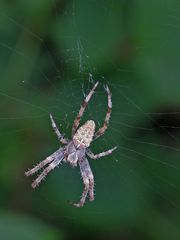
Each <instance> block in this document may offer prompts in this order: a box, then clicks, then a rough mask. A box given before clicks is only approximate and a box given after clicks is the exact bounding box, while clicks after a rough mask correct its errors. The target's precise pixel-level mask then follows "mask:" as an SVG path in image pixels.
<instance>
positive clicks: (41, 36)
mask: <svg viewBox="0 0 180 240" xmlns="http://www.w3.org/2000/svg"><path fill="white" fill-rule="evenodd" d="M1 5H2V8H1V10H0V21H1V27H2V26H3V23H4V26H6V27H7V26H8V29H4V28H2V29H1V32H2V36H1V40H0V48H1V57H0V61H1V64H0V68H1V69H0V70H1V71H0V73H1V85H0V98H1V103H0V104H1V117H0V122H1V133H0V134H1V139H3V141H1V148H2V159H4V160H2V168H1V179H2V183H3V184H4V186H6V185H7V186H8V184H9V183H7V177H8V179H10V180H12V179H14V178H15V179H16V181H15V186H14V188H13V191H14V192H16V194H14V195H13V196H14V199H15V200H14V201H16V200H17V199H19V196H24V194H23V193H24V192H26V193H27V195H28V196H29V197H30V199H31V203H29V201H30V200H28V201H27V199H26V196H24V197H22V199H24V202H25V203H26V204H25V205H24V206H23V207H24V209H25V211H28V204H31V206H32V205H33V206H34V208H35V212H36V213H38V214H39V215H40V216H41V217H44V218H49V219H51V220H53V221H57V219H63V220H64V221H67V222H75V221H79V222H80V221H82V220H83V221H84V220H86V221H88V223H89V224H91V225H93V223H94V218H96V219H98V220H97V221H98V222H99V223H98V225H99V226H104V225H109V221H110V220H111V224H112V225H114V224H116V221H117V219H118V220H120V221H124V222H129V221H130V222H131V221H134V222H135V221H136V219H137V216H138V218H139V219H141V218H142V212H143V211H144V212H146V213H147V215H150V214H152V211H153V212H154V214H155V217H159V218H160V215H163V214H164V215H165V217H166V218H169V219H173V221H175V220H177V219H174V218H173V216H174V215H175V213H177V212H178V213H179V212H180V201H179V200H180V185H179V182H180V181H179V180H180V177H179V176H180V163H179V152H180V146H179V143H180V140H179V128H180V121H179V116H180V111H179V102H180V98H179V82H180V81H179V66H178V64H179V56H180V55H179V54H178V53H179V50H180V49H176V48H175V47H174V46H177V41H179V36H180V35H179V34H180V30H179V26H180V23H179V19H180V12H179V11H178V10H177V9H176V7H177V6H178V2H177V1H173V4H172V5H171V7H170V6H169V4H168V2H166V1H159V2H158V3H156V2H155V1H153V2H152V3H151V4H150V5H149V7H150V8H148V7H147V5H146V4H143V2H142V1H139V6H141V7H140V8H139V15H138V17H139V18H138V17H137V18H136V23H137V24H136V27H137V29H136V31H137V32H139V35H138V36H139V39H135V38H136V37H135V33H134V32H133V29H131V27H132V26H133V25H130V23H131V24H132V19H127V18H126V17H124V18H123V19H120V16H119V14H120V13H122V14H123V12H124V11H125V12H126V11H127V12H128V11H130V10H131V11H132V8H130V7H129V5H128V4H126V3H123V4H122V3H119V2H118V1H114V2H111V3H110V2H108V1H95V0H94V1H87V2H86V3H83V2H82V1H80V2H78V1H70V2H69V3H68V4H65V3H63V4H62V5H61V4H60V3H58V2H55V1H52V0H51V1H47V2H46V5H45V6H44V5H43V8H44V9H45V11H47V12H46V16H47V19H48V17H50V16H51V14H52V12H53V14H54V15H55V17H54V19H55V20H54V21H55V22H56V23H55V24H52V23H50V21H48V20H47V19H46V18H42V22H45V23H46V24H47V26H46V25H45V26H44V25H43V24H42V25H37V26H36V28H35V24H34V22H33V20H31V21H32V22H28V20H27V18H25V16H26V14H29V15H31V12H24V15H23V14H22V15H21V16H19V14H18V13H19V12H18V11H20V10H21V6H20V7H19V9H18V8H17V10H16V11H15V12H13V11H12V10H11V11H12V14H10V12H11V11H10V9H8V8H10V6H7V5H6V4H3V3H2V4H1ZM117 5H118V6H119V8H117ZM154 8H155V9H154ZM30 9H31V5H30V6H29V8H27V11H31V10H30ZM128 9H129V10H128ZM151 11H152V12H153V16H154V18H152V17H151V14H152V12H151ZM92 12H93V16H94V18H95V20H94V22H96V21H97V22H96V23H97V27H96V28H97V29H101V28H102V27H103V26H106V28H105V30H103V29H102V31H99V32H98V31H97V32H96V34H94V30H93V29H88V28H84V24H87V25H88V24H89V25H90V26H91V23H89V21H91V15H92ZM160 12H161V15H159V14H160ZM146 14H149V16H146ZM128 16H131V14H129V15H128ZM148 17H149V18H148ZM82 19H85V20H86V21H85V23H83V21H82ZM98 19H103V20H106V22H105V23H104V22H101V20H98ZM149 19H150V20H149ZM123 20H124V21H125V23H124V24H123ZM148 20H149V22H148ZM141 21H143V24H139V22H141ZM40 22H41V21H40ZM117 22H118V23H119V25H118V26H117V27H116V26H115V24H116V23H117ZM32 26H33V27H32ZM112 26H114V28H115V29H116V31H112V32H111V29H113V28H112ZM51 27H53V28H52V29H49V30H48V31H47V30H46V28H51ZM123 27H124V28H125V29H123ZM34 28H35V29H34ZM119 28H120V30H118V29H119ZM146 28H147V29H148V30H149V31H147V30H146ZM153 29H154V30H153ZM162 29H163V30H162ZM83 30H84V32H83ZM159 30H161V34H162V36H161V35H160V34H159ZM143 31H144V32H145V33H144V35H142V36H141V32H143ZM37 32H38V34H37ZM133 34H134V35H133ZM163 34H164V35H163ZM112 36H113V37H112ZM6 39H8V41H6ZM117 39H118V42H116V41H115V40H117ZM147 39H149V40H148V41H147ZM14 40H15V41H14ZM133 44H134V45H133ZM113 49H114V50H113ZM107 56H108V57H107ZM103 58H105V59H106V60H105V61H102V59H103ZM118 58H121V59H122V60H120V61H119V60H118ZM124 58H125V59H124ZM171 61H173V64H170V63H171ZM167 66H168V67H167ZM17 69H18V71H17ZM159 79H163V81H160V80H159ZM97 80H98V81H99V82H100V85H99V86H98V89H97V90H96V94H95V95H94V96H93V98H92V100H91V102H90V103H89V105H88V107H87V110H86V112H85V114H84V116H83V119H82V121H81V123H83V122H85V121H86V120H87V119H94V120H95V121H96V125H97V128H98V127H100V126H101V125H102V123H103V120H104V116H105V113H106V110H107V96H106V94H105V91H104V89H103V84H108V85H109V87H110V89H111V92H112V100H113V112H112V116H111V120H110V125H109V128H108V130H107V132H106V133H105V135H103V136H102V137H101V138H99V139H98V140H97V141H96V142H94V143H93V144H92V150H93V151H94V152H95V153H98V152H102V151H104V150H106V149H109V148H111V147H113V146H116V145H117V146H118V150H117V151H116V152H114V153H113V154H112V156H110V157H107V158H104V159H101V160H98V161H94V162H93V161H91V162H90V165H91V167H92V170H93V173H94V176H95V180H96V193H97V196H96V201H95V202H94V203H93V204H91V205H88V206H87V207H86V208H84V209H82V210H80V211H79V210H78V211H77V209H72V208H71V207H70V206H67V204H66V200H67V199H78V196H79V195H80V194H81V191H82V189H81V187H82V186H81V180H80V174H79V171H78V170H77V169H71V168H69V167H68V166H60V168H59V169H58V170H56V171H54V172H53V174H50V175H49V176H48V177H47V179H48V181H46V182H45V183H44V184H42V185H41V187H40V188H39V189H38V190H37V191H36V192H34V191H31V190H30V189H27V185H25V182H26V179H24V177H23V176H22V175H23V174H22V173H23V172H24V169H25V168H26V167H27V166H31V165H32V164H35V163H36V162H37V161H39V160H41V159H43V158H44V157H46V156H48V155H49V154H50V153H52V152H53V151H55V150H56V148H57V147H58V143H57V142H56V139H55V136H54V134H53V133H52V130H51V126H50V121H49V117H48V115H49V113H50V112H51V113H52V114H53V115H54V116H55V119H56V121H57V122H58V124H60V129H61V131H62V132H63V133H65V134H66V135H67V136H68V137H69V136H70V134H71V127H72V123H73V119H74V118H75V116H76V114H77V111H78V110H79V106H80V103H81V102H82V100H83V97H85V95H86V94H87V93H88V91H89V90H90V89H91V87H92V85H93V84H94V83H95V82H96V81H97ZM16 142H18V144H16ZM7 162H8V164H7ZM17 166H20V169H18V167H17ZM7 168H8V169H9V172H14V173H13V174H12V176H9V175H10V174H9V175H8V176H7V175H6V169H7ZM21 174H22V175H21ZM10 180H9V181H10ZM52 186H53V187H52ZM72 186H73V187H72ZM8 187H9V186H8ZM9 189H11V188H10V187H9ZM11 190H12V189H11ZM78 194H79V195H78ZM15 206H16V208H20V206H19V205H18V204H15ZM37 206H38V209H37ZM59 206H60V207H59ZM87 214H88V220H87ZM176 216H177V214H176ZM105 219H107V220H108V221H107V220H105ZM159 221H160V220H159ZM95 224H97V222H95Z"/></svg>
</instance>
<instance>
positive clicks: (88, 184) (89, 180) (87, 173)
mask: <svg viewBox="0 0 180 240" xmlns="http://www.w3.org/2000/svg"><path fill="white" fill-rule="evenodd" d="M79 167H80V171H81V175H82V178H83V183H84V189H83V192H82V196H81V199H80V201H79V202H78V203H72V204H73V205H74V206H75V207H82V206H83V205H84V203H85V201H86V197H87V194H88V192H89V199H90V201H93V200H94V177H93V173H92V171H91V168H90V165H89V162H88V160H87V159H86V158H83V159H82V160H81V161H79Z"/></svg>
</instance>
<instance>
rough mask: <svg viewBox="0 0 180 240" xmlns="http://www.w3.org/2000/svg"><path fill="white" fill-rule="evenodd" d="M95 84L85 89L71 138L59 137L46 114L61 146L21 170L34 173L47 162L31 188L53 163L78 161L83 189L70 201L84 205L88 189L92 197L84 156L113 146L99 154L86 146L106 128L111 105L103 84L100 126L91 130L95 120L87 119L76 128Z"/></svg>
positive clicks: (55, 165) (53, 165) (90, 176)
mask: <svg viewBox="0 0 180 240" xmlns="http://www.w3.org/2000/svg"><path fill="white" fill-rule="evenodd" d="M97 85H98V82H97V83H96V84H95V85H94V86H93V88H92V90H91V91H90V92H89V94H88V95H87V97H86V98H85V100H84V102H83V104H82V106H81V108H80V110H79V113H78V115H77V117H76V119H75V121H74V124H73V128H72V140H71V141H70V140H68V139H66V138H64V137H63V135H62V134H61V133H60V131H59V129H58V128H57V126H56V124H55V121H54V119H53V117H52V115H51V114H50V119H51V123H52V127H53V129H54V131H55V133H56V135H57V136H58V139H59V141H60V142H61V143H62V144H64V145H65V146H64V147H60V148H59V149H58V150H57V151H56V152H54V153H53V154H52V155H50V156H49V157H47V158H46V159H45V160H43V161H42V162H40V163H39V164H38V165H37V166H35V167H34V168H32V169H30V170H28V171H27V172H25V175H26V176H30V175H32V174H34V173H36V172H37V171H39V170H40V169H41V168H43V167H44V166H45V165H47V164H49V165H48V166H47V167H46V168H45V169H44V170H43V171H42V173H41V174H40V175H39V176H38V177H37V178H36V179H35V180H34V182H33V183H32V187H33V188H35V187H37V186H38V185H39V183H40V182H41V181H42V179H44V178H45V176H46V175H47V174H48V173H49V172H50V171H51V170H53V169H54V168H55V167H57V166H58V165H59V164H60V163H61V162H62V161H63V162H67V163H69V164H70V165H71V166H73V167H76V166H77V164H78V165H79V167H80V171H81V175H82V178H83V182H84V190H83V193H82V197H81V199H80V201H79V202H78V203H72V204H73V205H74V206H76V207H82V206H83V205H84V203H85V200H86V197H87V194H88V193H89V200H90V201H93V200H94V177H93V174H92V171H91V168H90V165H89V162H88V160H87V157H86V156H89V157H90V158H92V159H98V158H101V157H104V156H107V155H109V154H111V153H112V152H113V151H114V150H115V149H116V147H114V148H112V149H109V150H107V151H105V152H102V153H99V154H93V153H92V152H91V150H90V149H89V146H90V144H91V142H92V141H93V140H95V139H97V138H98V137H100V136H101V135H102V134H104V132H105V130H106V129H107V125H108V123H109V119H110V115H111V109H112V102H111V93H110V91H109V88H108V86H105V90H106V92H107V94H108V111H107V113H106V117H105V121H104V125H103V127H101V128H100V129H99V130H98V131H97V132H95V123H94V121H93V120H89V121H87V122H86V123H85V124H84V125H82V126H81V127H80V128H78V126H79V123H80V120H81V117H82V115H83V113H84V110H85V108H86V106H87V104H88V102H89V100H90V99H91V97H92V95H93V93H94V90H95V89H96V87H97Z"/></svg>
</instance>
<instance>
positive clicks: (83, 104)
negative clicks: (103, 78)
mask: <svg viewBox="0 0 180 240" xmlns="http://www.w3.org/2000/svg"><path fill="white" fill-rule="evenodd" d="M98 84H99V82H96V83H95V84H94V86H93V88H92V89H91V91H90V92H89V94H88V95H87V96H86V98H85V99H84V102H83V103H82V105H81V107H80V110H79V113H78V115H77V117H76V118H75V120H74V123H73V128H72V136H73V135H74V134H75V132H76V130H77V128H78V126H79V123H80V121H81V117H82V115H83V113H84V110H85V109H86V106H87V104H88V102H89V101H90V99H91V97H92V95H93V93H94V91H95V89H96V87H97V85H98Z"/></svg>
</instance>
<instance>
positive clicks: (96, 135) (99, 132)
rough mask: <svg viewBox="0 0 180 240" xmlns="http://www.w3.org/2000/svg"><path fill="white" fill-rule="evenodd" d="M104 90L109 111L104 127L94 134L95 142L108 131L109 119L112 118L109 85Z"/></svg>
mask: <svg viewBox="0 0 180 240" xmlns="http://www.w3.org/2000/svg"><path fill="white" fill-rule="evenodd" d="M104 88H105V90H106V93H107V95H108V110H107V113H106V116H105V120H104V124H103V126H102V127H101V128H100V129H99V130H98V131H97V132H96V133H95V134H94V140H95V139H97V138H98V137H100V136H101V135H103V134H104V132H105V131H106V129H107V127H108V123H109V119H110V117H111V111H112V100H111V92H110V90H109V87H108V85H105V86H104Z"/></svg>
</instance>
